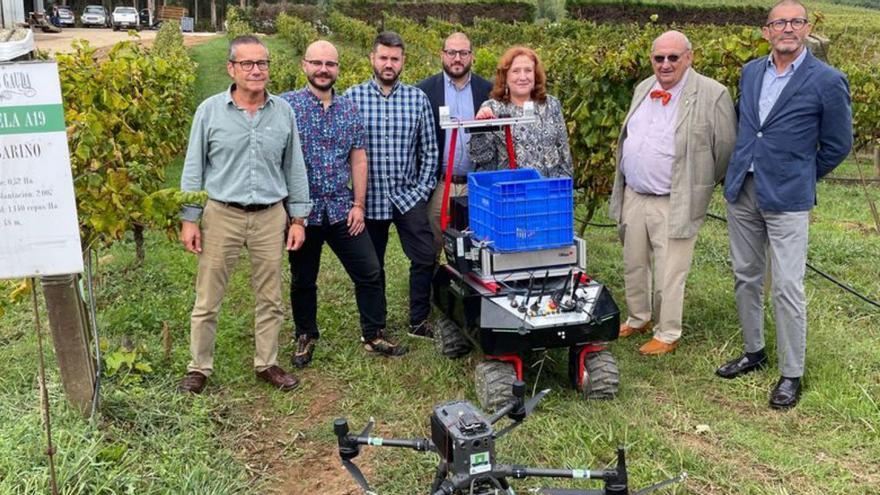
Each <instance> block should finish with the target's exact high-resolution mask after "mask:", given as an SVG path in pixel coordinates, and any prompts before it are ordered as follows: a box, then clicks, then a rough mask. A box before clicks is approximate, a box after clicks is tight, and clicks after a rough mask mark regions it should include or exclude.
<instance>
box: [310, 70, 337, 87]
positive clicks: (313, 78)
mask: <svg viewBox="0 0 880 495" xmlns="http://www.w3.org/2000/svg"><path fill="white" fill-rule="evenodd" d="M319 77H326V78H329V79H330V82H328V83H327V84H319V83H318V81H317V79H318V78H319ZM306 79H308V80H309V84H311V85H312V86H313V87H315V88H316V89H319V90H321V91H329V90H330V89H332V88H333V85H334V84H336V78H335V77H333V76H331V75H330V74H328V73H326V72H321V73H316V74H312V75H310V76H307V77H306Z"/></svg>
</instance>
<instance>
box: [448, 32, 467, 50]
mask: <svg viewBox="0 0 880 495" xmlns="http://www.w3.org/2000/svg"><path fill="white" fill-rule="evenodd" d="M450 44H453V45H455V46H461V45H465V46H467V49H468V50H470V49H471V40H470V38H468V37H467V35H466V34H464V33H462V32H455V33H452V34H450V35H449V36H447V37H446V39H445V40H443V49H444V50H446V49H449V45H450Z"/></svg>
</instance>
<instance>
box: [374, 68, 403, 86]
mask: <svg viewBox="0 0 880 495" xmlns="http://www.w3.org/2000/svg"><path fill="white" fill-rule="evenodd" d="M390 70H391V72H394V69H390ZM382 72H384V71H381V70H378V69H376V68H375V67H373V75H374V76H376V79H378V80H379V81H380V82H381V83H382V84H384V85H386V86H393V85H394V83H396V82H397V79H398V78H399V77H400V72H403V69H401V70H400V72H394V76H393V77H391V78H390V79H389V78H387V77H384V76H383V75H382Z"/></svg>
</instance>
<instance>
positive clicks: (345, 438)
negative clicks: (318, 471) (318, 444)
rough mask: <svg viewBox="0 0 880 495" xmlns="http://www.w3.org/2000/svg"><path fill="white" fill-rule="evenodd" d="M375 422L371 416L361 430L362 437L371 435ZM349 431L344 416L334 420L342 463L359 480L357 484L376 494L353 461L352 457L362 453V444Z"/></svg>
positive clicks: (366, 492) (373, 494) (371, 493)
mask: <svg viewBox="0 0 880 495" xmlns="http://www.w3.org/2000/svg"><path fill="white" fill-rule="evenodd" d="M374 424H375V421H373V418H370V421H369V422H368V423H367V426H365V427H364V429H363V430H362V431H361V434H360V437H367V436H369V434H370V432H371V431H372V430H373V425H374ZM348 431H349V430H348V421H346V420H345V419H343V418H340V419H337V420H335V421H333V432H334V433H336V437H337V442H338V443H339V457H340V458H341V459H342V465H343V466H344V467H345V469H346V470H347V471H348V473H349V474H350V475H351V477H352V478H354V480H355V482H357V484H358V485H359V486H360V487H361V488H362V489H363V490H364V493H365V494H366V495H375V493H376V492H374V491H373V490H372V489H371V488H370V484H369V483H367V479H366V478H365V477H364V473H362V472H361V470H360V469H359V468H358V467H357V465H355V463H353V462H351V460H352V459H354V458H355V457H357V456H358V454H360V453H361V445H360V444H359V443H357V441H355V438H356V437H350V436H349V435H348Z"/></svg>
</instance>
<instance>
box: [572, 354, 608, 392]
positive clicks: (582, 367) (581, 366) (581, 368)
mask: <svg viewBox="0 0 880 495" xmlns="http://www.w3.org/2000/svg"><path fill="white" fill-rule="evenodd" d="M605 349H606V347H605V346H604V345H601V344H587V345H585V346H583V347H581V350H580V351H578V376H577V388H578V390H580V389H581V387H582V386H583V385H584V370H586V369H587V365H586V364H584V361H585V360H586V359H587V354H589V353H591V352H599V351H604V350H605Z"/></svg>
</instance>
